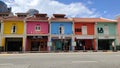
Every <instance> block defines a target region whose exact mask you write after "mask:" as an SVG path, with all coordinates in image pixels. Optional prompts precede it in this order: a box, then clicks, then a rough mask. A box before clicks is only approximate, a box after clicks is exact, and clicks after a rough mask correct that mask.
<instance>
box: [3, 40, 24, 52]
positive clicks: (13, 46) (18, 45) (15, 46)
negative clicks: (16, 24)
mask: <svg viewBox="0 0 120 68" xmlns="http://www.w3.org/2000/svg"><path fill="white" fill-rule="evenodd" d="M5 41H6V44H5V50H6V51H22V38H6V40H5Z"/></svg>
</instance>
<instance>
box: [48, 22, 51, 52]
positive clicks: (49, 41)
mask: <svg viewBox="0 0 120 68" xmlns="http://www.w3.org/2000/svg"><path fill="white" fill-rule="evenodd" d="M48 22H49V33H48V34H49V37H48V44H47V47H48V51H49V52H50V51H51V47H52V42H51V21H50V20H49V21H48Z"/></svg>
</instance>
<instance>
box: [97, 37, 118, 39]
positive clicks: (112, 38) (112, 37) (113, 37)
mask: <svg viewBox="0 0 120 68" xmlns="http://www.w3.org/2000/svg"><path fill="white" fill-rule="evenodd" d="M98 39H116V37H115V36H98Z"/></svg>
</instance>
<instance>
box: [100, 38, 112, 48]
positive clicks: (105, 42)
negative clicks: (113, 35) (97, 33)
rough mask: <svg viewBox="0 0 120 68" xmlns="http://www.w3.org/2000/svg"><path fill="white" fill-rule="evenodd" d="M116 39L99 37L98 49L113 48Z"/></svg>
mask: <svg viewBox="0 0 120 68" xmlns="http://www.w3.org/2000/svg"><path fill="white" fill-rule="evenodd" d="M113 41H114V39H99V40H98V50H111V49H112V42H113Z"/></svg>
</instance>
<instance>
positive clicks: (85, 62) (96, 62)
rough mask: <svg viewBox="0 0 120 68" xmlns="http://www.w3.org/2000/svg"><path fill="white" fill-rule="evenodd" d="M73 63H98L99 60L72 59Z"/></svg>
mask: <svg viewBox="0 0 120 68" xmlns="http://www.w3.org/2000/svg"><path fill="white" fill-rule="evenodd" d="M72 63H97V61H72Z"/></svg>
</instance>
